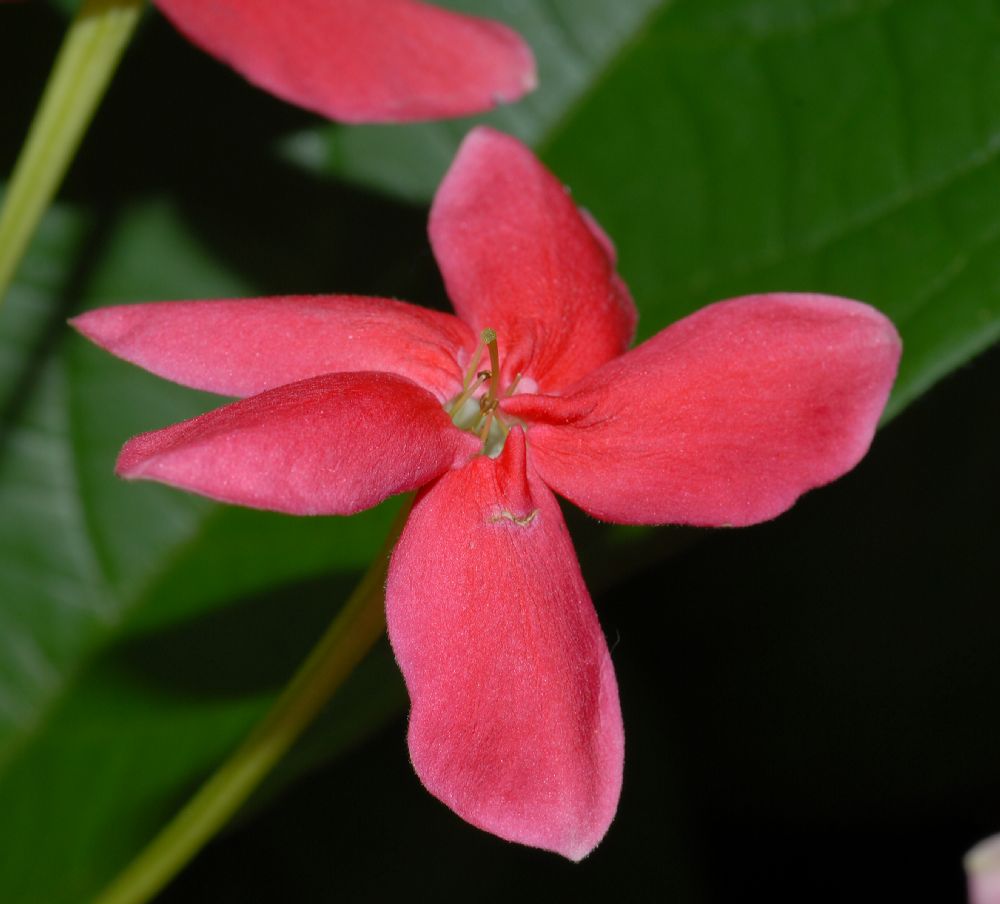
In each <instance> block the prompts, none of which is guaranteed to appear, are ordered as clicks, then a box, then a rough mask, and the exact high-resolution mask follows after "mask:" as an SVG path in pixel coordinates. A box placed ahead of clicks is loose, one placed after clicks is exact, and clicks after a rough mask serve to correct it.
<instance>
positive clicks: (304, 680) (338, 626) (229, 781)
mask: <svg viewBox="0 0 1000 904" xmlns="http://www.w3.org/2000/svg"><path fill="white" fill-rule="evenodd" d="M411 501H412V500H408V501H407V502H406V504H404V506H403V509H402V510H401V511H400V513H399V515H398V516H397V518H396V522H395V524H394V525H393V529H392V531H391V532H390V534H389V537H388V538H387V539H386V542H385V546H384V547H383V549H382V551H381V552H380V553H379V555H378V556H377V557H376V558H375V560H374V561H373V562H372V564H371V567H370V568H369V569H368V572H367V573H366V574H365V576H364V577H363V578H362V579H361V582H360V583H359V584H358V586H357V587H356V588H355V590H354V592H353V593H352V594H351V596H350V598H349V599H348V600H347V602H346V603H345V604H344V606H343V608H342V609H341V610H340V612H338V614H337V616H336V617H335V618H334V620H333V622H332V623H331V624H330V627H329V628H327V630H326V633H325V634H324V635H323V636H322V637H321V638H320V640H319V642H318V643H317V644H316V646H315V647H314V648H313V650H312V652H311V653H310V654H309V656H308V658H307V659H306V660H305V662H304V663H303V664H302V665H301V666H300V668H299V670H298V672H296V674H295V675H294V676H293V678H292V680H291V681H290V682H289V684H288V685H287V686H286V687H285V689H284V691H283V692H282V693H281V696H280V697H279V698H278V699H277V700H276V701H275V703H274V705H273V706H272V707H271V710H270V711H269V712H268V713H267V715H266V716H265V717H264V719H263V721H261V722H260V723H258V725H257V726H256V728H254V730H253V731H252V732H251V733H250V735H249V736H248V737H247V738H246V740H245V741H244V742H243V744H242V745H241V746H240V747H239V748H238V749H237V750H236V751H235V752H234V753H233V754H232V756H230V757H229V759H228V760H226V761H225V762H224V763H223V764H222V765H221V766H220V767H219V768H218V769H217V770H216V771H215V773H214V774H213V775H212V776H211V777H210V778H209V779H208V781H207V782H205V784H204V785H202V786H201V788H200V789H199V791H198V792H197V794H195V796H194V797H193V798H191V800H190V801H188V803H187V804H186V805H185V806H184V808H183V809H182V810H181V811H180V812H179V813H178V814H177V815H176V816H175V817H174V818H173V820H171V822H169V823H168V824H167V825H166V826H165V827H164V828H163V829H162V830H161V831H160V833H159V834H158V835H157V836H156V837H155V838H154V839H153V840H152V841H151V842H150V843H149V845H147V847H146V848H145V849H144V850H143V851H142V852H141V853H140V854H139V855H138V856H137V857H136V858H135V860H133V861H132V863H131V864H129V866H127V867H126V868H125V870H124V871H123V872H122V873H120V874H119V875H118V877H117V878H116V879H115V880H114V881H113V882H112V883H111V885H109V886H108V887H107V888H106V889H105V890H104V891H103V892H102V893H101V895H100V896H99V897H98V898H97V900H96V902H95V904H142V902H145V901H148V900H150V899H151V898H152V897H153V896H154V895H155V894H156V893H157V892H158V891H160V890H161V889H162V888H163V887H164V886H165V885H166V884H167V883H168V882H169V881H170V880H171V879H172V878H173V877H174V876H175V875H176V874H177V873H178V872H180V871H181V870H182V869H183V868H184V866H186V865H187V863H188V862H189V861H190V860H191V859H192V858H193V857H194V856H195V854H197V853H198V851H200V850H201V848H202V847H203V846H204V845H205V844H206V843H207V842H208V841H210V840H211V839H212V838H213V837H214V836H215V834H216V833H217V832H218V831H219V830H220V829H221V828H222V827H223V826H224V825H225V824H226V823H227V822H228V821H229V819H230V817H231V816H232V815H233V814H234V813H235V812H236V811H237V810H238V809H239V807H240V805H241V804H243V802H244V801H245V800H246V799H247V798H248V797H249V796H250V794H251V793H252V792H253V791H254V789H255V788H257V786H258V785H259V784H260V782H261V781H262V780H263V778H264V777H265V776H266V775H267V774H268V773H269V772H270V771H271V769H272V768H273V767H274V765H275V764H276V763H277V762H278V761H279V760H280V759H281V757H282V756H283V755H284V754H285V753H286V752H287V751H288V749H289V748H290V747H291V746H292V744H293V743H294V742H295V740H296V739H297V738H298V737H299V735H301V733H302V732H303V730H304V729H305V728H306V727H308V725H309V724H310V723H311V722H312V720H313V719H314V718H315V717H316V715H317V714H318V713H319V711H320V710H321V709H322V708H323V706H324V704H325V703H326V702H327V701H328V700H329V699H330V697H331V696H332V695H333V693H334V692H335V691H336V690H337V688H338V687H339V686H340V685H341V684H342V683H343V681H344V680H345V679H346V678H347V677H348V676H349V675H350V674H351V672H352V671H353V669H354V668H355V666H357V665H358V663H360V662H361V660H362V659H363V658H364V656H365V654H366V653H367V652H368V651H369V650H370V649H371V647H372V646H373V645H374V643H375V642H376V641H377V640H378V639H379V638H380V637H381V636H382V632H383V631H384V629H385V606H384V588H385V576H386V569H387V567H388V562H389V554H390V552H391V551H392V548H393V546H394V545H395V542H396V539H397V538H398V537H399V532H400V531H401V530H402V528H403V524H404V522H405V521H406V516H407V514H408V513H409V509H410V504H411Z"/></svg>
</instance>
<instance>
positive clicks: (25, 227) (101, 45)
mask: <svg viewBox="0 0 1000 904" xmlns="http://www.w3.org/2000/svg"><path fill="white" fill-rule="evenodd" d="M144 6H145V0H84V3H83V4H82V5H81V7H80V11H79V12H78V13H77V15H76V18H75V19H74V20H73V23H72V24H71V25H70V28H69V31H68V33H67V34H66V38H65V40H64V41H63V45H62V47H61V48H60V50H59V55H58V57H56V62H55V65H54V66H53V67H52V74H51V75H50V76H49V81H48V84H47V85H46V86H45V93H44V94H43V95H42V99H41V102H40V103H39V105H38V110H37V112H36V113H35V118H34V121H33V122H32V124H31V129H30V131H29V132H28V137H27V139H26V140H25V142H24V146H23V147H22V148H21V153H20V156H19V157H18V160H17V164H16V165H15V167H14V172H13V174H12V175H11V178H10V182H9V184H8V186H7V193H6V195H5V197H4V204H3V208H2V209H0V302H2V301H3V298H4V295H6V294H7V289H8V287H9V286H10V282H11V280H12V279H13V278H14V272H15V271H16V270H17V265H18V264H19V263H20V261H21V257H22V256H23V255H24V252H25V250H26V249H27V247H28V243H29V242H30V241H31V236H32V235H34V232H35V228H36V227H37V226H38V221H39V220H40V219H41V218H42V214H43V213H45V209H46V208H47V207H48V206H49V202H50V201H51V200H52V196H53V195H54V194H55V193H56V189H58V187H59V184H60V183H61V182H62V180H63V176H64V175H65V174H66V170H67V168H68V167H69V164H70V161H71V160H72V159H73V155H74V154H75V153H76V149H77V147H78V146H79V144H80V139H81V138H82V137H83V133H84V131H85V130H86V128H87V124H88V123H89V122H90V120H91V118H92V117H93V115H94V110H96V109H97V104H98V102H99V101H100V99H101V97H102V96H103V95H104V92H105V90H106V89H107V86H108V83H109V82H110V80H111V76H112V74H113V73H114V71H115V67H116V66H117V65H118V60H119V59H120V58H121V55H122V51H123V50H124V49H125V45H126V44H127V43H128V39H129V38H130V37H131V35H132V32H133V31H134V30H135V26H136V23H137V22H138V21H139V16H140V14H141V13H142V10H143V7H144Z"/></svg>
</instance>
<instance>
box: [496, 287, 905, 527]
mask: <svg viewBox="0 0 1000 904" xmlns="http://www.w3.org/2000/svg"><path fill="white" fill-rule="evenodd" d="M899 354H900V342H899V337H898V336H897V334H896V331H895V329H894V328H893V326H892V324H891V323H890V322H889V321H888V320H887V319H886V318H885V317H884V316H882V315H881V314H880V313H878V311H876V310H875V309H874V308H870V307H868V306H867V305H863V304H860V303H858V302H854V301H846V300H844V299H840V298H831V297H828V296H822V295H757V296H750V297H747V298H738V299H735V300H732V301H726V302H721V303H719V304H714V305H710V306H709V307H707V308H704V309H702V310H701V311H698V312H697V313H696V314H693V315H691V316H690V317H687V318H685V319H684V320H681V321H680V322H678V323H676V324H674V325H673V326H671V327H669V328H668V329H666V330H664V331H663V332H661V333H659V334H658V335H657V336H654V337H653V338H652V339H650V340H649V341H648V342H645V343H643V344H642V345H641V346H639V347H638V348H636V349H634V350H632V351H631V352H629V353H628V354H626V355H624V356H622V357H621V358H619V359H617V360H615V361H612V362H611V363H609V364H606V365H605V366H604V367H602V368H601V369H600V370H597V371H595V372H594V373H592V374H590V375H589V376H588V377H586V378H584V379H583V380H581V381H580V383H579V384H578V385H577V386H576V387H574V388H573V389H572V390H570V391H569V392H568V393H567V395H566V396H565V397H564V398H555V397H541V396H531V395H521V396H515V397H513V398H511V399H508V400H506V401H505V402H504V403H503V409H504V410H505V411H506V412H507V413H508V414H510V415H514V416H516V417H519V418H523V419H524V420H526V421H528V422H533V423H534V426H532V427H531V428H530V429H529V432H528V441H529V444H530V445H531V448H532V461H533V463H534V465H535V467H536V468H537V470H538V473H539V474H540V475H541V477H542V478H543V479H544V480H545V481H546V482H547V483H548V484H549V486H550V487H552V488H553V489H554V490H556V492H558V493H560V494H562V495H564V496H566V497H567V498H569V499H571V500H572V501H573V502H575V503H577V504H578V505H579V506H581V507H582V508H583V509H585V510H586V511H588V512H590V513H591V514H593V515H596V516H597V517H599V518H604V519H607V520H610V521H619V522H626V523H664V522H672V523H678V524H698V525H745V524H753V523H755V522H757V521H765V520H767V519H768V518H773V517H775V516H776V515H778V514H780V513H781V512H783V511H785V509H787V508H788V507H789V506H790V505H792V503H793V502H794V501H795V500H796V499H797V498H798V497H799V496H800V495H801V494H802V493H804V492H805V491H806V490H809V489H812V488H813V487H816V486H820V485H822V484H824V483H828V482H829V481H831V480H834V479H835V478H837V477H839V476H840V475H841V474H843V473H845V472H846V471H849V470H850V469H851V468H852V467H854V465H855V464H857V462H858V461H859V459H860V458H861V457H862V456H863V455H864V454H865V452H866V451H867V449H868V446H869V444H870V443H871V440H872V436H873V434H874V431H875V426H876V423H877V422H878V418H879V415H880V414H881V412H882V409H883V407H884V406H885V402H886V399H887V398H888V395H889V390H890V388H891V387H892V382H893V379H894V378H895V374H896V366H897V364H898V361H899Z"/></svg>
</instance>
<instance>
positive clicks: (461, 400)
mask: <svg viewBox="0 0 1000 904" xmlns="http://www.w3.org/2000/svg"><path fill="white" fill-rule="evenodd" d="M489 376H490V372H489V371H488V370H484V371H483V372H482V373H481V374H479V375H478V377H477V379H476V381H475V382H474V383H470V384H469V385H468V386H466V387H465V389H463V390H462V392H461V394H460V395H459V396H458V398H457V399H455V401H454V402H452V403H451V407H450V408H449V409H448V417H454V416H455V414H456V413H457V412H458V409H459V408H461V407H462V406H463V405H464V404H465V403H466V402H467V401H469V399H470V398H472V394H473V393H474V392H475V391H476V390H477V389H479V387H480V386H482V385H483V383H485V382H486V381H487V380H488V379H489Z"/></svg>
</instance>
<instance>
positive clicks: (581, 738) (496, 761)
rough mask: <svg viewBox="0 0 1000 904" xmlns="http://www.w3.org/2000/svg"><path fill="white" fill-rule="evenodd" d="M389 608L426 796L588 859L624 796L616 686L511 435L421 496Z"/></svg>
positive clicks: (547, 498) (569, 560)
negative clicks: (492, 455)
mask: <svg viewBox="0 0 1000 904" xmlns="http://www.w3.org/2000/svg"><path fill="white" fill-rule="evenodd" d="M386 608H387V616H388V625H389V639H390V640H391V641H392V646H393V650H394V651H395V653H396V659H397V660H398V661H399V665H400V668H401V669H402V671H403V676H404V677H405V679H406V685H407V688H408V690H409V693H410V700H411V703H412V708H411V711H410V729H409V745H410V756H411V757H412V759H413V765H414V768H415V769H416V771H417V774H418V775H419V776H420V779H421V781H422V782H423V783H424V784H425V785H426V786H427V789H428V790H429V791H430V792H431V793H432V794H433V795H435V796H436V797H438V798H439V799H440V800H441V801H443V802H444V803H445V804H447V805H448V806H449V807H451V808H452V809H453V810H454V811H455V812H456V813H458V815H459V816H461V817H462V818H463V819H466V820H468V821H469V822H471V823H472V824H473V825H476V826H479V827H480V828H482V829H485V830H486V831H488V832H492V833H494V834H496V835H499V836H500V837H501V838H506V839H508V840H510V841H517V842H520V843H521V844H527V845H531V846H533V847H540V848H544V849H546V850H551V851H556V852H558V853H560V854H563V855H564V856H566V857H569V858H570V859H572V860H579V859H581V858H582V857H584V856H586V854H587V853H589V851H590V850H591V849H593V847H594V846H595V845H596V844H597V843H598V842H599V841H600V840H601V838H602V837H603V836H604V833H605V832H606V831H607V828H608V826H609V824H610V823H611V820H612V818H613V817H614V813H615V809H616V807H617V804H618V795H619V792H620V790H621V779H622V754H623V735H622V724H621V712H620V710H619V706H618V688H617V684H616V682H615V675H614V668H613V666H612V664H611V658H610V656H609V654H608V649H607V645H606V644H605V641H604V635H603V634H602V633H601V628H600V625H599V624H598V622H597V617H596V615H595V613H594V608H593V606H592V604H591V602H590V596H589V595H588V593H587V588H586V586H585V585H584V583H583V579H582V577H581V576H580V569H579V566H578V565H577V561H576V555H575V553H574V551H573V546H572V542H571V541H570V538H569V534H568V533H567V531H566V525H565V523H564V522H563V518H562V513H561V512H560V510H559V506H558V504H557V503H556V501H555V498H554V497H553V496H552V494H551V493H550V492H549V491H548V490H547V489H546V488H545V486H544V485H543V484H542V483H541V482H540V481H538V480H537V478H535V477H533V476H531V473H530V471H528V472H527V473H526V470H525V446H524V438H523V434H522V433H521V431H520V429H518V428H515V430H514V431H513V432H512V433H511V436H510V437H509V438H508V440H507V445H506V447H505V449H504V452H503V454H502V455H501V457H500V458H499V459H498V460H496V461H493V460H492V459H489V458H486V457H484V456H479V457H477V458H475V459H474V460H473V462H472V463H471V464H470V465H469V466H467V467H465V468H462V469H461V470H457V471H451V472H450V473H448V474H446V475H445V476H444V477H442V478H441V479H440V480H439V481H438V482H437V483H436V484H435V485H434V486H433V487H431V488H430V489H428V490H427V491H426V492H425V493H424V494H423V495H422V496H420V497H418V500H417V504H416V506H415V507H414V510H413V514H412V515H411V516H410V520H409V521H408V523H407V525H406V528H405V529H404V531H403V535H402V537H401V538H400V541H399V544H398V546H397V547H396V551H395V552H394V553H393V557H392V562H391V564H390V567H389V579H388V583H387V586H386Z"/></svg>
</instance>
